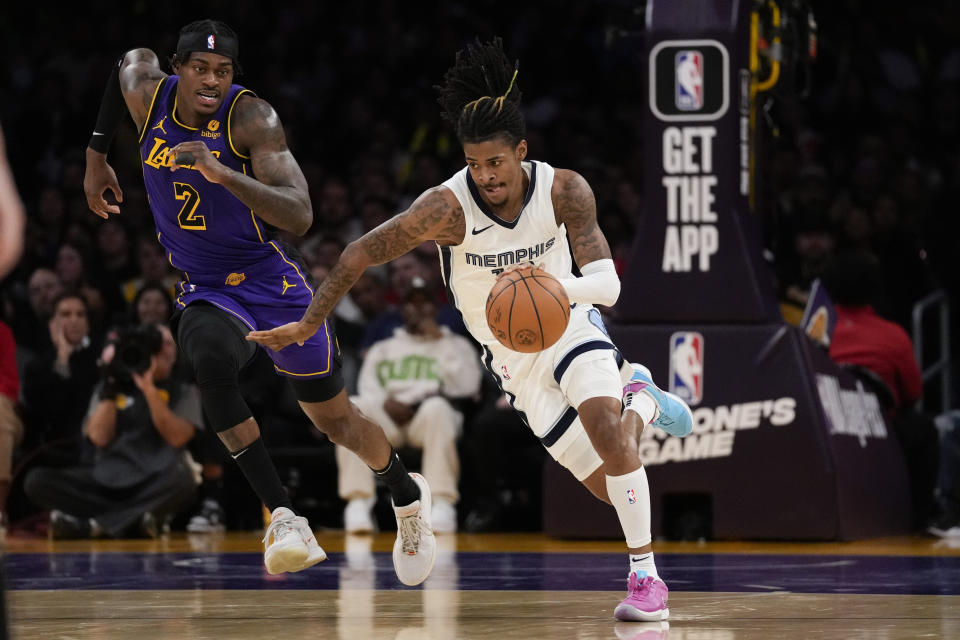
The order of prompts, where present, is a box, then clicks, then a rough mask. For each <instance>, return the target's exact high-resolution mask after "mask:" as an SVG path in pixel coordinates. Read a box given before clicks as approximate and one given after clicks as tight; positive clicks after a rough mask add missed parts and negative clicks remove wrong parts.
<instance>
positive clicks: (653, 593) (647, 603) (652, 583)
mask: <svg viewBox="0 0 960 640" xmlns="http://www.w3.org/2000/svg"><path fill="white" fill-rule="evenodd" d="M668 597H669V590H668V589H667V585H666V584H664V582H663V580H660V579H659V578H654V577H653V576H648V575H647V574H646V572H644V571H631V572H630V577H629V579H628V581H627V597H626V598H624V599H623V601H621V602H620V604H618V605H617V608H616V609H614V610H613V617H614V618H616V619H617V620H627V621H630V622H656V621H658V620H666V619H667V618H669V617H670V609H668V608H667V598H668Z"/></svg>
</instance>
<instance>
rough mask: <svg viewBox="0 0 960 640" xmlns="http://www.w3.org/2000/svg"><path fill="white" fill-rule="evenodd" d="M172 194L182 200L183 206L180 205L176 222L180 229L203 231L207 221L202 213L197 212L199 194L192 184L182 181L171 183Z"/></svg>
mask: <svg viewBox="0 0 960 640" xmlns="http://www.w3.org/2000/svg"><path fill="white" fill-rule="evenodd" d="M173 196H174V197H175V198H176V199H177V200H183V206H182V207H180V213H178V214H177V222H178V223H179V225H180V228H181V229H189V230H190V231H205V230H206V229H207V221H206V220H205V219H204V217H203V216H202V215H199V214H197V205H199V204H200V194H199V193H197V190H196V189H194V188H193V186H191V185H189V184H186V183H183V182H174V183H173Z"/></svg>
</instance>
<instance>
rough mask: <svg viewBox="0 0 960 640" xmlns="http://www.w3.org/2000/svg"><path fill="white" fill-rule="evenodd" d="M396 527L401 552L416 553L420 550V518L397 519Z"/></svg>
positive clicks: (421, 528)
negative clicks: (398, 531)
mask: <svg viewBox="0 0 960 640" xmlns="http://www.w3.org/2000/svg"><path fill="white" fill-rule="evenodd" d="M397 526H398V527H399V530H400V543H401V545H402V548H403V552H404V553H407V554H411V553H417V551H419V550H420V533H421V532H422V531H423V523H422V522H421V521H420V517H419V516H407V517H405V518H399V519H398V521H397Z"/></svg>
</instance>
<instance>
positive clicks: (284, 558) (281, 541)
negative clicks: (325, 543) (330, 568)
mask: <svg viewBox="0 0 960 640" xmlns="http://www.w3.org/2000/svg"><path fill="white" fill-rule="evenodd" d="M263 543H264V554H263V564H264V565H266V567H267V572H268V573H270V574H273V575H276V574H278V573H283V572H284V571H300V570H301V569H306V568H307V567H312V566H313V565H315V564H317V563H318V562H321V561H323V560H326V559H327V554H326V553H324V551H323V549H321V548H320V545H319V544H317V539H316V537H314V535H313V531H312V530H311V529H310V525H309V524H308V523H307V519H306V518H304V517H301V516H298V515H295V514H294V513H293V511H290V509H287V508H286V507H277V508H276V509H274V510H273V513H272V514H270V526H269V527H267V530H266V532H265V534H264V536H263Z"/></svg>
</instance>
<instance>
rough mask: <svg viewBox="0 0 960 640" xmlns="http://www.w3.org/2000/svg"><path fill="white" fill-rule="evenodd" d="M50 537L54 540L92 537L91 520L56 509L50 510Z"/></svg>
mask: <svg viewBox="0 0 960 640" xmlns="http://www.w3.org/2000/svg"><path fill="white" fill-rule="evenodd" d="M50 537H51V538H53V539H54V540H83V539H85V538H89V537H90V520H89V519H87V518H78V517H76V516H72V515H70V514H69V513H64V512H63V511H57V510H56V509H54V510H53V511H51V512H50Z"/></svg>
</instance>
